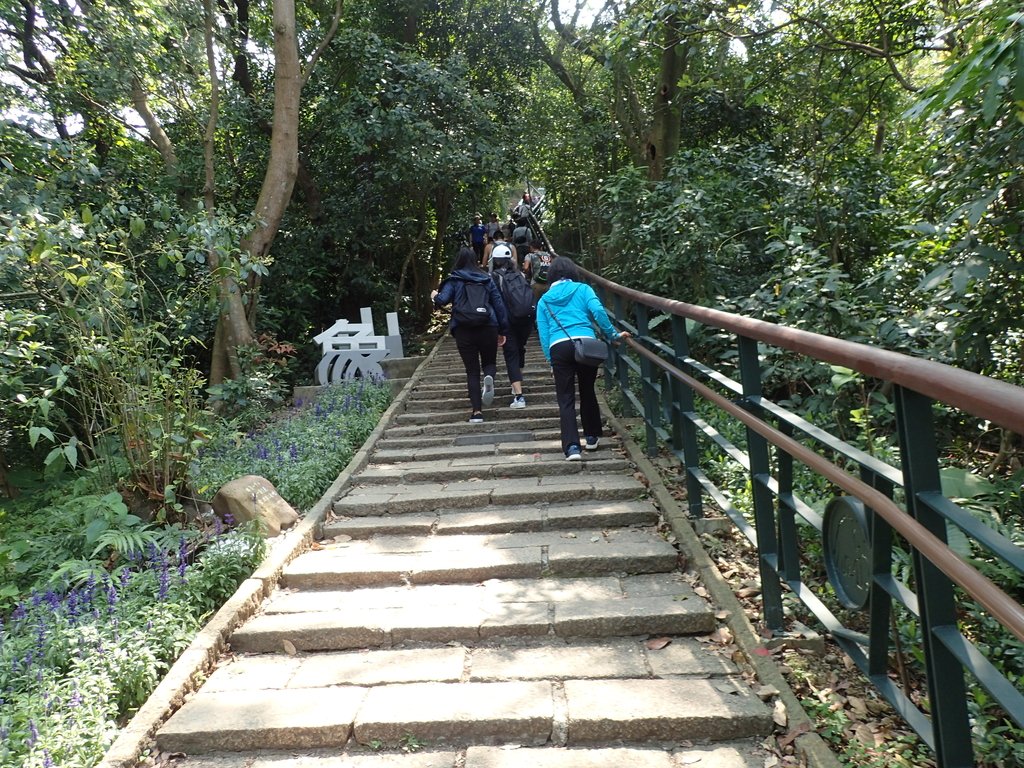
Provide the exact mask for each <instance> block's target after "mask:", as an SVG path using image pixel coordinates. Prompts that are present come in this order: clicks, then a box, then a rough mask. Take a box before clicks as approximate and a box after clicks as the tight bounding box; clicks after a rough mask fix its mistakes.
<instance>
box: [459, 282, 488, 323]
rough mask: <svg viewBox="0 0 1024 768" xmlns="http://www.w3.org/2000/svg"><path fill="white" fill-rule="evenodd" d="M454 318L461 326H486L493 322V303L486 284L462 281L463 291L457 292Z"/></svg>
mask: <svg viewBox="0 0 1024 768" xmlns="http://www.w3.org/2000/svg"><path fill="white" fill-rule="evenodd" d="M487 282H490V280H488V281H487ZM452 318H453V319H455V320H456V321H457V322H458V324H459V325H486V324H487V323H489V322H490V321H491V301H490V297H489V296H488V290H487V283H486V282H475V281H471V280H463V281H462V290H461V291H456V292H455V302H454V303H453V304H452Z"/></svg>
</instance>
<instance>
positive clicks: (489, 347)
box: [430, 248, 508, 424]
mask: <svg viewBox="0 0 1024 768" xmlns="http://www.w3.org/2000/svg"><path fill="white" fill-rule="evenodd" d="M467 283H486V285H487V298H488V303H489V307H488V318H487V321H486V322H484V323H482V324H480V325H465V324H463V323H460V322H459V321H458V320H457V319H456V318H455V317H454V313H453V316H452V319H451V322H450V323H449V328H451V332H452V336H454V337H455V346H456V348H457V349H458V350H459V357H461V358H462V365H463V366H464V367H465V369H466V389H467V391H468V392H469V403H470V406H471V407H472V409H473V410H472V413H471V414H470V416H469V422H470V423H471V424H480V423H482V422H483V420H484V414H483V409H482V406H489V405H490V404H491V403H493V402H494V377H495V375H496V374H497V372H498V369H497V365H496V361H497V359H498V347H500V346H502V345H504V343H505V336H507V335H508V312H506V311H505V302H504V301H503V300H502V298H501V291H499V290H498V287H497V286H496V285H495V284H494V281H493V280H491V276H490V275H488V274H487V273H486V272H484V271H483V270H482V269H481V268H480V266H479V265H478V264H477V260H476V253H475V252H474V251H473V249H472V248H462V249H460V250H459V253H458V255H457V256H456V257H455V263H454V264H453V265H452V273H451V275H450V276H449V277H448V279H447V280H445V281H444V282H443V283H442V284H441V287H440V289H439V290H436V291H431V293H430V298H431V299H433V301H434V306H435V307H443V306H445V305H446V304H451V305H453V306H455V305H457V304H459V302H460V301H461V300H462V298H463V297H464V295H465V292H466V284H467ZM481 369H483V372H484V380H483V386H481V384H480V371H481Z"/></svg>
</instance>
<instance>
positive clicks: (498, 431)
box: [377, 413, 560, 450]
mask: <svg viewBox="0 0 1024 768" xmlns="http://www.w3.org/2000/svg"><path fill="white" fill-rule="evenodd" d="M466 418H467V419H468V418H469V414H468V413H467V414H466ZM553 421H555V422H556V423H555V425H554V426H548V427H545V428H543V429H534V428H525V427H523V426H522V425H518V426H517V425H515V424H510V423H508V422H501V423H500V424H498V425H497V426H496V427H495V424H494V422H491V426H492V428H491V429H479V428H480V427H486V426H487V422H484V423H483V424H468V423H467V424H465V427H466V430H465V432H461V431H452V432H450V433H449V432H448V431H447V430H444V431H443V432H444V433H443V434H437V433H433V434H428V431H426V430H423V431H421V432H420V433H419V434H413V435H404V436H401V437H394V436H391V435H390V434H389V433H385V434H388V436H387V437H383V438H381V439H380V440H379V441H378V442H377V449H378V450H393V449H415V448H428V447H437V446H444V445H448V446H456V447H457V446H464V445H490V446H494V445H495V444H497V443H506V442H517V441H540V440H555V441H557V440H559V439H560V433H559V431H558V426H557V420H553ZM417 429H418V428H417ZM558 444H559V443H557V442H556V445H558Z"/></svg>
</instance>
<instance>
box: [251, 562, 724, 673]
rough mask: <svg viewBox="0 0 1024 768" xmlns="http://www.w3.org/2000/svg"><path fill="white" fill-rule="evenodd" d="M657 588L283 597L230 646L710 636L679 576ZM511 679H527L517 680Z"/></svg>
mask: <svg viewBox="0 0 1024 768" xmlns="http://www.w3.org/2000/svg"><path fill="white" fill-rule="evenodd" d="M646 576H648V577H649V576H650V574H647V575H646ZM666 582H671V583H672V586H673V590H674V591H673V592H671V593H657V592H656V593H655V594H648V593H647V591H646V590H645V589H643V588H642V586H636V585H644V584H649V583H650V582H649V581H646V582H645V581H644V576H634V577H621V578H616V577H611V576H606V577H601V578H586V579H558V578H546V579H513V580H498V579H494V580H488V581H486V582H485V583H483V584H479V585H477V584H431V585H416V584H413V585H411V586H402V587H398V586H395V587H376V588H364V589H358V590H355V589H341V590H339V589H323V590H304V591H295V592H292V591H287V590H282V591H281V592H279V593H277V594H276V595H275V597H274V599H273V600H272V601H271V602H269V603H268V604H267V605H266V606H265V609H266V611H265V613H263V614H260V615H258V616H256V617H255V618H253V619H251V620H250V621H249V622H248V623H247V624H246V625H245V626H243V627H242V628H241V629H239V630H238V631H236V632H235V634H234V635H233V636H232V638H231V646H232V648H233V650H235V651H236V652H239V653H280V652H281V651H282V649H284V648H286V647H287V648H290V649H291V650H296V651H324V650H333V651H337V650H346V649H352V648H393V647H396V646H401V645H402V644H404V643H410V642H413V643H425V642H429V643H480V642H489V641H494V640H498V639H501V638H520V639H521V641H520V642H523V641H525V639H533V640H541V641H545V642H547V641H550V640H551V639H552V638H557V639H561V640H563V641H564V640H565V639H572V638H595V637H621V636H644V637H646V636H647V635H651V634H658V635H694V634H704V633H707V632H709V631H711V630H713V629H714V627H715V626H716V623H717V622H716V619H715V616H714V612H713V610H712V608H711V607H710V606H709V605H708V604H707V603H706V602H705V601H704V600H703V599H702V598H700V597H698V596H697V595H696V594H695V592H694V591H693V589H692V587H690V586H689V585H688V584H686V583H685V582H683V581H682V580H680V579H679V578H678V576H673V577H672V578H669V579H665V578H662V579H661V583H666ZM634 587H635V588H634ZM286 642H287V645H286ZM691 656H692V654H689V653H688V652H685V649H684V648H683V647H680V648H679V649H673V651H671V652H669V653H668V654H665V655H664V656H663V657H662V658H663V659H664V660H665V662H666V664H667V663H668V661H669V660H672V659H676V661H677V662H678V663H680V664H682V663H692V659H691ZM680 659H685V660H684V661H680ZM674 663H675V662H674ZM702 671H706V668H705V667H702ZM663 672H664V673H665V674H681V672H679V671H678V670H676V671H674V672H673V671H671V665H669V666H666V667H665V668H664V669H663ZM519 677H522V678H524V679H525V678H530V677H531V674H530V673H527V672H525V671H524V672H523V673H522V674H521V675H519Z"/></svg>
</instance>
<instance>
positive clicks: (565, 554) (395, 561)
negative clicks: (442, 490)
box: [282, 531, 678, 589]
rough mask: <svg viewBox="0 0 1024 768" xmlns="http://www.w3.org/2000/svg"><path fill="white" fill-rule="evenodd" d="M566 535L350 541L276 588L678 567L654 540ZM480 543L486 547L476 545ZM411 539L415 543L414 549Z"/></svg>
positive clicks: (292, 568)
mask: <svg viewBox="0 0 1024 768" xmlns="http://www.w3.org/2000/svg"><path fill="white" fill-rule="evenodd" d="M573 533H574V532H571V531H566V532H561V533H559V532H544V533H511V534H496V535H493V536H486V537H478V536H473V535H470V534H466V535H461V536H439V537H432V538H430V539H427V540H422V539H421V537H377V538H374V539H370V540H366V541H352V542H348V543H347V544H345V545H340V546H335V547H324V548H322V549H319V550H315V551H311V552H307V553H305V554H302V555H300V556H299V557H297V558H296V559H295V560H293V561H292V562H291V563H289V564H288V566H287V567H286V568H285V570H284V574H283V577H282V583H283V584H284V585H285V586H287V587H289V588H296V589H321V588H327V587H337V586H345V587H357V586H380V585H386V584H403V583H409V584H456V583H466V582H476V581H485V580H487V579H498V578H501V579H521V578H538V577H541V576H590V575H604V574H609V573H659V572H660V573H663V572H667V571H671V570H672V569H673V568H674V567H675V565H676V563H677V559H678V553H677V552H676V550H675V548H674V547H672V545H670V544H668V543H667V542H665V541H663V540H661V539H660V538H658V537H656V536H651V535H638V536H636V537H630V536H626V535H615V536H607V537H603V536H601V534H600V533H593V534H591V533H582V532H581V533H579V534H576V535H575V536H571V537H570V534H573ZM482 539H487V540H488V543H487V544H483V543H481V540H482ZM595 539H596V541H595ZM403 540H404V541H405V542H411V543H409V544H403V543H402V542H403ZM396 542H397V543H396ZM416 542H422V543H421V544H419V545H418V546H417V543H416Z"/></svg>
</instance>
